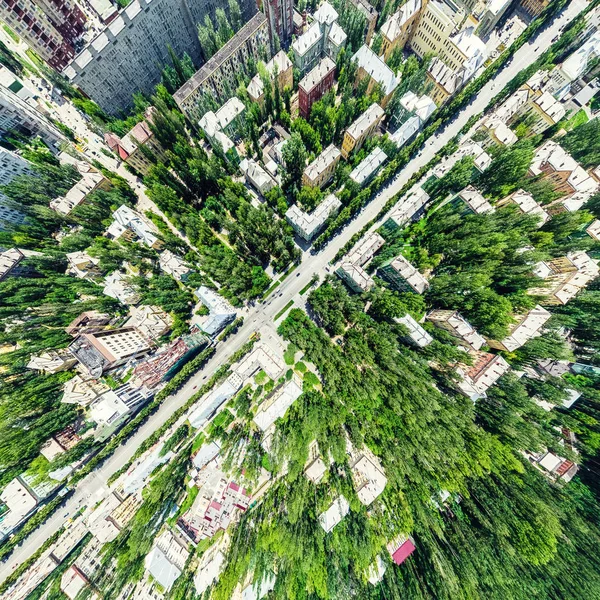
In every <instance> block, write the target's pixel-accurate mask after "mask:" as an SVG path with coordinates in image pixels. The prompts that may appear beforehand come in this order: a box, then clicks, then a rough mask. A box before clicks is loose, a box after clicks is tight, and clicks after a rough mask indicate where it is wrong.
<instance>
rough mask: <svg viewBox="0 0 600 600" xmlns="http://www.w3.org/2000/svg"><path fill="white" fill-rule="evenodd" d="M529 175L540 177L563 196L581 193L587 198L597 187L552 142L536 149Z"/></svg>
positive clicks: (576, 163) (574, 161) (595, 182)
mask: <svg viewBox="0 0 600 600" xmlns="http://www.w3.org/2000/svg"><path fill="white" fill-rule="evenodd" d="M529 174H530V175H532V176H534V177H535V176H536V175H540V176H541V177H542V178H543V179H545V180H547V181H549V182H550V184H551V185H552V187H553V188H554V190H556V191H557V192H559V193H560V194H563V195H571V194H575V193H581V194H588V197H589V196H591V195H592V194H593V193H594V192H595V191H596V190H597V189H598V187H599V184H598V182H597V181H596V180H595V179H594V178H593V177H592V176H591V175H589V173H588V172H587V171H586V170H585V169H584V168H583V167H581V166H580V165H579V163H578V162H577V161H576V160H575V159H574V158H573V157H572V156H571V155H570V154H569V153H568V152H566V151H565V150H564V149H563V148H562V146H560V145H559V144H557V143H556V142H554V141H552V140H549V141H548V142H546V143H545V144H544V145H543V146H540V147H539V148H538V149H537V151H536V153H535V156H534V158H533V161H532V163H531V166H530V167H529Z"/></svg>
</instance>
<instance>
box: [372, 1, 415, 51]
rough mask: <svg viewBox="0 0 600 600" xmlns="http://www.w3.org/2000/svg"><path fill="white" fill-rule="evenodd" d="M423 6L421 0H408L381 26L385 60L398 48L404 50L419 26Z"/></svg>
mask: <svg viewBox="0 0 600 600" xmlns="http://www.w3.org/2000/svg"><path fill="white" fill-rule="evenodd" d="M422 6H423V3H422V2H421V0H408V1H407V2H406V3H405V4H403V5H402V6H401V7H400V8H399V9H398V10H397V11H396V12H395V13H394V14H393V15H392V16H391V17H389V19H388V20H387V21H386V22H385V23H384V24H383V25H382V26H381V30H380V32H379V33H381V37H382V38H383V44H382V46H381V52H383V57H384V59H385V60H387V59H388V58H389V56H390V54H391V53H392V52H393V51H394V50H395V49H396V48H399V49H400V50H402V49H403V48H404V46H406V43H407V42H408V40H409V39H410V36H411V34H412V32H413V30H414V29H415V27H416V25H417V22H418V20H419V16H420V14H421V8H422ZM368 43H369V40H367V44H368Z"/></svg>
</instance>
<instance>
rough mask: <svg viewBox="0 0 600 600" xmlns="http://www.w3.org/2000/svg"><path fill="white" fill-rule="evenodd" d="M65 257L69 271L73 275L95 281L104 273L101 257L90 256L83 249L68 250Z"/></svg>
mask: <svg viewBox="0 0 600 600" xmlns="http://www.w3.org/2000/svg"><path fill="white" fill-rule="evenodd" d="M65 257H66V259H67V265H68V267H67V273H68V274H69V275H73V277H77V278H79V279H87V280H88V281H94V280H95V279H96V278H98V277H100V276H101V275H102V269H101V268H100V259H99V258H96V257H95V256H90V255H89V254H88V253H87V252H85V251H83V250H78V251H76V252H68V253H67V254H65Z"/></svg>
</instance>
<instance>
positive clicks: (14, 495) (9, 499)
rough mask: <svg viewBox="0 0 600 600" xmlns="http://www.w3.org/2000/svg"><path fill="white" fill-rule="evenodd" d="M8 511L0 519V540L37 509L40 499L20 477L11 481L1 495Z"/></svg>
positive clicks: (1, 499) (0, 498) (0, 499)
mask: <svg viewBox="0 0 600 600" xmlns="http://www.w3.org/2000/svg"><path fill="white" fill-rule="evenodd" d="M0 501H2V503H3V504H4V505H5V506H6V508H7V510H6V511H5V512H4V513H3V514H2V516H1V517H0V540H2V539H4V537H5V536H6V535H8V534H9V533H10V532H11V531H12V530H13V529H14V528H15V527H16V526H17V525H19V523H21V522H22V521H23V520H24V519H25V518H26V517H27V516H29V515H30V514H31V513H32V512H33V510H34V509H35V508H36V506H37V505H38V502H39V498H38V497H37V496H36V494H35V493H34V492H33V490H31V488H30V487H29V486H28V485H26V484H25V483H24V482H23V481H22V480H21V479H20V478H19V477H16V478H15V479H13V480H12V481H10V482H9V483H8V484H7V485H6V487H5V488H4V489H3V490H2V493H1V494H0Z"/></svg>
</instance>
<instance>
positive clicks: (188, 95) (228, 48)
mask: <svg viewBox="0 0 600 600" xmlns="http://www.w3.org/2000/svg"><path fill="white" fill-rule="evenodd" d="M270 58H271V51H270V44H269V25H268V22H267V19H266V17H265V15H263V14H262V13H261V12H259V13H257V14H256V15H254V16H253V17H252V18H251V19H250V20H249V21H248V22H247V23H246V24H245V25H244V26H243V27H242V28H241V29H240V30H239V31H238V32H237V33H236V34H235V35H234V36H233V37H232V38H231V39H230V40H229V41H228V42H227V43H226V44H225V45H224V46H223V47H222V48H221V49H220V50H219V51H218V52H217V53H216V54H215V55H214V56H213V57H212V58H211V59H210V60H209V61H208V62H207V63H206V64H205V65H204V66H203V67H202V68H201V69H200V70H199V71H196V73H195V74H194V75H193V77H192V78H191V79H190V80H189V81H187V82H186V83H185V84H184V85H182V86H181V87H180V88H179V89H178V90H177V91H176V92H175V94H173V98H174V99H175V102H176V103H177V106H179V108H180V110H181V111H182V112H183V113H184V114H185V115H186V116H187V117H188V118H189V119H190V120H192V121H194V122H197V121H198V119H200V118H201V117H202V114H201V113H202V109H201V108H200V107H199V103H200V102H201V101H202V99H203V96H204V95H205V94H208V95H210V96H212V97H213V98H216V99H217V100H219V101H223V100H226V99H228V98H231V97H232V96H233V95H234V94H235V90H236V89H237V87H238V76H239V75H242V74H243V73H244V72H245V70H246V69H247V65H248V61H249V59H252V60H254V62H255V63H256V62H258V61H259V60H265V61H268V60H269V59H270ZM246 74H247V75H254V73H246Z"/></svg>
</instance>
